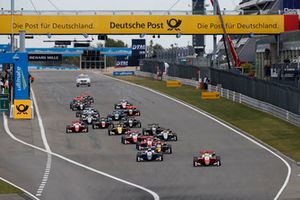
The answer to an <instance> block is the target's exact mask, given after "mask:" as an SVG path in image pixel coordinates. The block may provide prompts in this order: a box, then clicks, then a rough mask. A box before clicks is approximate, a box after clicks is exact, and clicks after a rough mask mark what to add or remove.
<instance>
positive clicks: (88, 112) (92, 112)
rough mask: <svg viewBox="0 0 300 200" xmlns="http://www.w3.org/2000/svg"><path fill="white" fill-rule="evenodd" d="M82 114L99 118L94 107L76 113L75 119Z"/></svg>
mask: <svg viewBox="0 0 300 200" xmlns="http://www.w3.org/2000/svg"><path fill="white" fill-rule="evenodd" d="M82 114H90V115H94V116H95V117H100V113H99V111H98V110H97V109H95V108H94V107H90V106H89V107H85V108H84V109H83V110H80V111H76V117H81V115H82Z"/></svg>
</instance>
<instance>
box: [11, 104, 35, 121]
mask: <svg viewBox="0 0 300 200" xmlns="http://www.w3.org/2000/svg"><path fill="white" fill-rule="evenodd" d="M31 118H32V113H31V100H15V101H14V119H31Z"/></svg>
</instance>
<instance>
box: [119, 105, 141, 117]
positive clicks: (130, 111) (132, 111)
mask: <svg viewBox="0 0 300 200" xmlns="http://www.w3.org/2000/svg"><path fill="white" fill-rule="evenodd" d="M121 110H122V111H123V112H124V113H126V115H128V116H141V111H140V110H138V109H137V108H136V107H135V106H126V109H121Z"/></svg>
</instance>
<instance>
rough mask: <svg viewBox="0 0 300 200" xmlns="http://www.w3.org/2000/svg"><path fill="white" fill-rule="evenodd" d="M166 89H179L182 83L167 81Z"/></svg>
mask: <svg viewBox="0 0 300 200" xmlns="http://www.w3.org/2000/svg"><path fill="white" fill-rule="evenodd" d="M166 86H167V87H181V86H182V82H181V81H178V80H169V81H167V82H166Z"/></svg>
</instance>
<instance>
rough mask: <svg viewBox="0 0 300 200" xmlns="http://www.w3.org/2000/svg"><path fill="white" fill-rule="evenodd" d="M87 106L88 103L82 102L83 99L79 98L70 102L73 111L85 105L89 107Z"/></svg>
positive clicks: (83, 107) (81, 108)
mask: <svg viewBox="0 0 300 200" xmlns="http://www.w3.org/2000/svg"><path fill="white" fill-rule="evenodd" d="M89 106H90V104H89V103H87V102H83V101H79V100H73V101H72V102H71V103H70V109H72V110H73V111H75V110H83V109H85V108H86V107H89Z"/></svg>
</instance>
